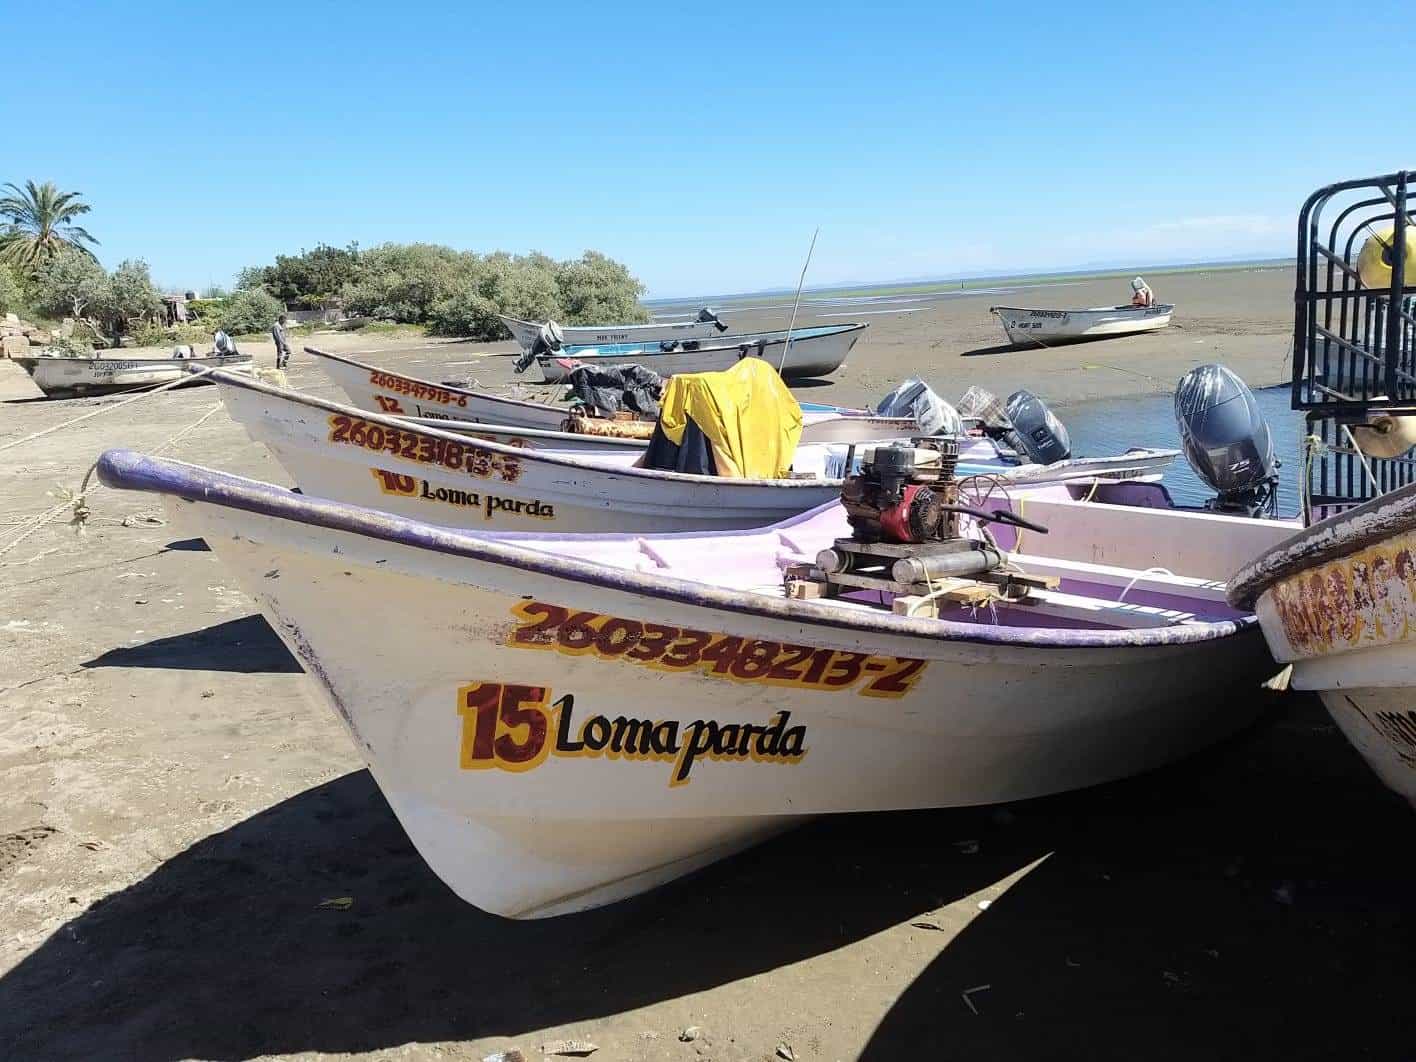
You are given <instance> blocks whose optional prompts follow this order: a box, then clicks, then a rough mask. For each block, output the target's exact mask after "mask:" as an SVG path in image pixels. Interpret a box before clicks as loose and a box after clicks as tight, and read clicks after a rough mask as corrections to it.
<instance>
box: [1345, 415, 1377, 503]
mask: <svg viewBox="0 0 1416 1062" xmlns="http://www.w3.org/2000/svg"><path fill="white" fill-rule="evenodd" d="M1342 434H1343V435H1346V436H1347V442H1348V444H1349V445H1350V446H1351V447H1352V452H1353V453H1355V454H1356V455H1357V460H1359V461H1361V462H1362V471H1363V472H1365V473H1367V478H1368V479H1369V480H1371V483H1372V490H1373V491H1374V492H1375V493H1377V494H1380V493H1381V492H1382V488H1381V487H1380V486H1379V485H1378V484H1377V477H1376V476H1374V475H1372V466H1371V465H1369V464H1367V455H1366V454H1364V453H1363V452H1362V448H1361V447H1360V446H1358V445H1357V440H1356V439H1354V438H1353V437H1352V429H1351V428H1349V427H1348V426H1347V425H1346V424H1344V425H1343V426H1342Z"/></svg>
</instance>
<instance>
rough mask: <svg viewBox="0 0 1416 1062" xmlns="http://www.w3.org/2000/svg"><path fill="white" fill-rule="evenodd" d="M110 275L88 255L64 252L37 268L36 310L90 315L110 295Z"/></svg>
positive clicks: (34, 288)
mask: <svg viewBox="0 0 1416 1062" xmlns="http://www.w3.org/2000/svg"><path fill="white" fill-rule="evenodd" d="M107 286H108V274H107V273H105V272H104V271H103V266H101V265H99V264H98V263H97V262H95V261H94V260H93V259H92V258H90V257H89V256H88V255H86V254H80V253H78V252H72V251H71V252H61V253H59V254H56V255H55V256H54V257H53V258H51V259H50V260H49V261H47V262H45V263H44V264H43V265H42V266H40V267H39V269H37V270H36V271H35V275H34V280H33V282H32V285H31V287H32V290H33V297H34V304H35V309H36V310H38V311H39V312H40V313H42V314H45V315H47V316H49V317H75V318H88V317H90V316H91V315H92V314H93V312H94V309H95V307H96V306H97V305H98V304H99V303H101V302H102V301H103V299H104V298H105V297H106V288H107Z"/></svg>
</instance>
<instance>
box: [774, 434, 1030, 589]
mask: <svg viewBox="0 0 1416 1062" xmlns="http://www.w3.org/2000/svg"><path fill="white" fill-rule="evenodd" d="M958 463H959V444H958V440H957V439H955V438H953V437H952V436H930V437H927V438H919V439H913V440H911V441H910V442H909V443H891V444H883V445H880V446H876V447H874V448H872V449H870V450H867V451H866V452H865V453H864V455H863V456H862V460H861V463H860V471H859V472H856V473H853V474H851V475H848V476H847V477H846V479H845V482H844V483H843V484H842V487H841V504H842V506H843V507H844V508H845V510H846V517H847V519H848V520H849V522H850V525H851V537H850V538H838V539H836V541H835V543H834V544H833V545H832V547H831V548H830V549H824V550H822V551H821V552H820V553H818V554H817V556H816V564H815V565H814V566H813V567H812V568H811V570H808V571H803V572H801V573H799V575H800V577H801V580H800V581H802V582H804V583H813V584H814V585H818V586H820V587H821V589H822V591H823V592H824V593H825V594H826V595H827V596H832V595H834V594H837V593H840V592H841V591H842V590H850V589H864V590H880V591H882V592H886V591H888V592H891V593H894V594H897V595H917V594H925V593H927V594H929V595H930V596H931V597H938V596H940V594H942V593H944V592H946V591H947V592H948V593H951V594H955V595H956V596H957V595H962V596H970V595H971V596H972V597H973V599H974V600H976V601H978V600H984V599H987V598H992V597H995V596H997V595H999V594H1003V595H1010V594H1022V595H1023V596H1025V595H1026V593H1027V587H1028V586H1030V585H1034V584H1037V583H1038V581H1037V580H1031V579H1028V578H1027V577H1026V576H1021V575H1019V574H1016V573H1012V572H1004V571H1002V570H1001V568H1002V565H1003V560H1004V557H1003V553H1002V551H1001V550H1000V549H999V548H998V545H997V543H995V542H994V541H993V539H992V536H991V535H989V534H988V532H987V531H986V530H984V527H985V526H986V525H987V524H989V523H995V522H996V523H1007V524H1013V525H1015V526H1017V527H1026V528H1031V529H1033V530H1035V531H1038V532H1040V533H1043V534H1046V532H1047V529H1046V528H1045V527H1042V526H1040V525H1038V524H1034V523H1031V522H1030V521H1028V520H1024V519H1023V518H1021V517H1019V516H1017V515H1015V514H1014V513H1012V512H1011V511H1009V510H1008V509H993V510H991V511H985V510H983V509H979V508H976V507H974V506H971V505H966V504H963V502H962V494H963V491H962V490H961V486H962V485H961V481H960V480H959V479H958V477H957V475H956V472H957V469H958ZM847 464H848V467H849V466H850V464H851V463H850V462H849V461H848V462H847ZM965 482H966V481H965ZM964 517H970V518H972V521H973V528H974V529H975V530H974V533H975V534H977V535H978V536H979V537H977V538H973V537H968V538H966V537H964V534H963V524H962V521H963V518H964ZM941 580H942V581H944V583H943V585H942V587H941V585H940V581H941ZM980 581H982V583H983V584H986V586H984V585H981V584H980ZM970 588H973V589H970ZM980 595H981V596H980ZM900 600H901V602H904V603H908V602H911V601H913V600H914V598H913V597H902V598H901V599H900ZM882 603H883V598H882Z"/></svg>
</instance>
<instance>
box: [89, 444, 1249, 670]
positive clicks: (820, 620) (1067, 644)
mask: <svg viewBox="0 0 1416 1062" xmlns="http://www.w3.org/2000/svg"><path fill="white" fill-rule="evenodd" d="M96 468H97V471H98V476H99V479H100V480H101V481H102V482H103V483H104V484H105V485H106V486H109V487H113V488H115V489H122V490H135V491H142V492H147V493H155V494H163V495H169V496H173V497H177V498H181V499H183V500H185V501H188V502H201V503H205V504H212V505H218V506H222V507H224V508H230V509H237V510H240V511H244V512H249V513H254V514H256V515H260V516H267V517H271V518H274V519H279V520H285V521H288V522H291V523H296V524H307V525H312V526H315V527H320V528H324V529H326V530H330V531H337V532H344V533H348V534H353V535H358V536H361V537H364V538H369V539H373V540H376V541H383V542H389V543H392V544H395V545H401V546H406V547H409V548H411V549H415V550H424V551H427V552H432V553H438V554H444V555H449V556H455V557H463V558H466V559H469V560H475V561H480V562H482V563H487V564H495V565H498V566H501V567H509V568H514V569H517V570H520V571H531V572H535V573H537V574H542V575H548V576H551V577H553V578H560V579H566V580H570V581H573V582H578V583H583V584H589V585H592V586H599V587H603V588H605V589H609V590H614V591H619V592H623V593H629V594H640V595H643V596H648V597H653V598H660V599H666V600H672V601H676V602H680V603H684V604H688V605H691V606H695V607H700V608H707V609H713V610H717V611H725V612H737V613H743V614H746V615H753V616H759V617H765V618H768V619H772V620H780V621H786V622H792V623H801V624H808V625H812V626H818V627H828V628H832V629H839V630H848V631H854V632H865V633H871V634H884V635H891V636H897V637H906V638H919V639H922V640H926V641H932V642H938V641H946V642H951V643H974V644H982V645H995V646H1007V647H1015V648H1036V649H1121V648H1154V647H1166V646H1183V645H1193V644H1197V643H1203V642H1210V641H1218V640H1220V639H1222V638H1227V637H1232V636H1236V635H1239V634H1242V633H1245V632H1246V631H1253V630H1255V629H1256V628H1257V623H1258V621H1257V619H1256V618H1255V617H1254V616H1252V615H1248V616H1243V617H1240V618H1238V619H1232V620H1231V619H1225V620H1205V621H1202V622H1192V623H1185V624H1171V625H1167V626H1163V627H1141V628H1121V629H1114V628H1113V629H1108V630H1099V629H1078V628H1059V627H1001V626H994V627H987V626H978V625H974V624H968V623H960V622H957V621H953V620H941V619H923V618H914V617H907V616H899V615H895V614H894V613H875V612H856V611H853V610H845V609H840V608H835V607H832V606H829V605H823V604H819V603H817V602H814V601H810V600H793V599H788V598H780V599H779V598H769V597H764V596H763V595H761V594H756V593H753V592H751V591H746V590H732V589H729V588H726V587H720V586H714V585H712V584H708V583H699V582H694V581H692V580H688V579H685V578H684V577H683V576H676V577H672V578H670V577H668V576H664V575H656V574H654V573H652V572H641V571H635V570H632V569H627V568H619V567H615V566H612V565H607V564H602V563H597V562H595V561H591V560H587V559H584V558H580V557H567V556H560V555H557V554H554V553H549V552H545V551H542V550H537V549H532V548H528V547H526V546H522V545H519V544H517V542H516V541H515V540H514V539H506V538H503V537H498V538H493V537H484V536H482V535H478V534H476V533H475V532H468V531H462V530H457V529H454V528H447V527H442V526H438V525H432V524H427V523H424V522H422V521H419V520H412V519H409V518H407V517H402V516H396V515H394V514H391V513H385V512H381V511H379V510H376V509H367V508H363V507H361V506H356V505H346V504H343V503H340V502H333V501H328V500H326V499H323V498H316V497H312V496H310V495H305V494H296V493H294V492H292V491H289V490H287V489H285V488H282V487H277V486H275V485H273V484H269V483H261V482H259V481H257V480H251V479H246V478H244V477H241V476H233V475H230V474H228V473H225V472H219V471H216V470H213V469H207V468H203V467H201V466H198V465H192V464H188V463H186V462H182V461H172V460H169V459H167V458H158V457H151V456H148V455H145V454H140V453H137V452H135V451H132V450H121V449H117V450H106V451H104V453H103V454H102V455H100V457H99V459H98V461H97V463H96ZM828 504H833V503H828ZM818 508H819V507H818ZM815 511H817V510H811V512H815ZM806 515H808V514H798V515H797V516H796V517H792V518H790V519H788V520H786V521H780V522H778V523H776V524H772V525H768V526H767V527H762V528H755V529H749V530H743V531H721V532H716V533H711V534H714V535H715V536H717V535H721V536H730V535H739V534H741V535H746V534H755V533H761V532H763V531H770V530H773V529H774V528H780V527H785V526H790V525H792V524H796V523H799V522H801V521H802V519H803V518H804V517H805V516H806ZM522 537H523V538H534V539H551V540H554V539H555V538H558V537H565V536H542V535H538V534H535V533H531V534H526V535H523V536H522ZM575 537H577V538H579V539H582V540H586V539H589V540H595V539H615V540H622V539H625V538H630V539H633V538H651V539H652V538H656V537H660V536H657V535H655V536H646V535H635V534H632V533H631V534H616V533H610V534H603V535H597V534H589V535H579V536H575Z"/></svg>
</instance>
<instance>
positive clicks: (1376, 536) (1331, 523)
mask: <svg viewBox="0 0 1416 1062" xmlns="http://www.w3.org/2000/svg"><path fill="white" fill-rule="evenodd" d="M1413 529H1416V483H1413V484H1410V485H1409V486H1405V487H1401V488H1399V489H1397V490H1394V491H1391V492H1389V493H1387V494H1381V495H1378V496H1377V497H1375V498H1371V499H1368V500H1367V501H1365V502H1363V503H1362V504H1361V505H1356V506H1353V507H1352V508H1350V509H1345V510H1343V511H1342V512H1340V513H1334V514H1333V515H1332V516H1329V517H1327V518H1326V519H1324V520H1319V521H1318V522H1317V523H1315V524H1310V525H1309V526H1308V527H1305V528H1303V529H1302V530H1301V531H1298V532H1297V533H1295V534H1293V535H1291V536H1290V537H1288V538H1286V539H1284V540H1283V541H1282V542H1280V543H1278V544H1277V545H1276V546H1272V547H1270V548H1269V549H1267V550H1265V551H1264V552H1263V553H1261V554H1259V555H1258V556H1257V557H1255V558H1254V559H1253V560H1251V561H1249V562H1248V563H1247V564H1245V565H1244V566H1243V567H1242V568H1240V569H1239V570H1238V571H1237V572H1235V573H1234V575H1233V577H1231V578H1230V580H1229V589H1228V592H1227V594H1226V597H1227V598H1228V600H1229V603H1230V604H1231V605H1233V606H1234V607H1235V608H1242V609H1252V608H1253V607H1254V605H1255V603H1257V601H1258V599H1259V598H1260V597H1262V596H1263V595H1264V594H1265V593H1267V592H1268V591H1269V590H1270V589H1272V588H1273V587H1274V585H1276V584H1277V583H1281V582H1285V581H1286V580H1288V579H1291V578H1292V577H1293V576H1295V575H1298V574H1299V573H1301V572H1303V571H1306V570H1307V569H1309V568H1313V567H1316V566H1318V565H1320V564H1327V563H1328V562H1330V561H1335V560H1341V559H1342V558H1343V557H1350V556H1351V555H1352V554H1354V553H1360V552H1361V551H1362V550H1364V549H1366V548H1367V547H1368V546H1374V545H1376V544H1377V543H1378V542H1382V541H1385V540H1386V539H1388V538H1392V537H1393V536H1395V535H1399V534H1402V533H1403V532H1408V531H1411V530H1413Z"/></svg>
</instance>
